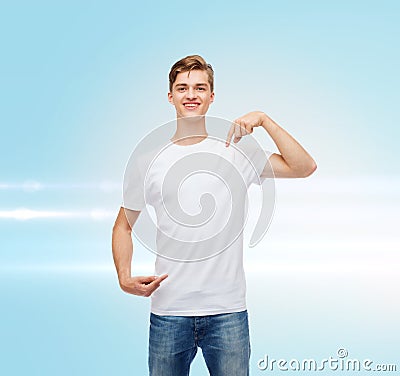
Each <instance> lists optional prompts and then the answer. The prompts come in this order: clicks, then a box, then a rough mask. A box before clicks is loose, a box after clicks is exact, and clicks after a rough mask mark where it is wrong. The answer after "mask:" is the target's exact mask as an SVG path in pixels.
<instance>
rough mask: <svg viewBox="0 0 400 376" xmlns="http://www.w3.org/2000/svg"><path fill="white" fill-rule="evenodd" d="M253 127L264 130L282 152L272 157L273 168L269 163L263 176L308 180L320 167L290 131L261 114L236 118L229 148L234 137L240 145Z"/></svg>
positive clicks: (229, 137)
mask: <svg viewBox="0 0 400 376" xmlns="http://www.w3.org/2000/svg"><path fill="white" fill-rule="evenodd" d="M254 127H263V128H264V129H265V130H266V131H267V132H268V134H269V135H270V136H271V138H272V140H273V141H274V143H275V145H276V146H277V148H278V150H279V152H280V154H278V153H273V154H272V155H271V156H270V158H269V161H270V163H271V166H270V165H269V163H267V164H266V165H265V168H264V170H263V172H262V174H261V177H263V178H271V177H276V178H305V177H307V176H309V175H311V174H312V173H313V172H314V171H315V170H316V168H317V164H316V163H315V161H314V159H313V158H312V157H311V156H310V154H308V153H307V151H306V150H305V149H304V148H303V147H302V146H301V145H300V144H299V143H298V142H297V141H296V140H295V139H294V138H293V137H292V136H291V135H290V134H289V133H288V132H287V131H285V130H284V129H283V128H282V127H280V126H279V125H278V124H277V123H275V122H274V121H273V120H272V119H271V118H270V117H269V116H268V115H267V114H265V113H264V112H261V111H253V112H249V113H248V114H246V115H244V116H241V117H240V118H238V119H236V120H235V121H234V124H232V126H231V129H230V130H229V133H228V137H227V140H226V146H229V144H230V141H231V139H232V137H233V136H235V137H234V140H233V142H234V143H237V142H239V141H240V139H241V138H242V137H243V136H245V135H247V134H250V133H252V132H253V128H254ZM271 167H272V170H273V173H272V171H271Z"/></svg>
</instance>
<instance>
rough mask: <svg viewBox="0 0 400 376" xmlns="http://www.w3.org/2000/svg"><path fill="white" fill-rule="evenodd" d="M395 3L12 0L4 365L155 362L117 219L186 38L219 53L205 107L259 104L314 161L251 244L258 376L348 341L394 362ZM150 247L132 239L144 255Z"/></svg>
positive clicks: (117, 367) (398, 184) (21, 369)
mask: <svg viewBox="0 0 400 376" xmlns="http://www.w3.org/2000/svg"><path fill="white" fill-rule="evenodd" d="M399 11H400V6H399V5H398V2H396V1H382V2H378V1H335V2H333V1H332V2H327V1H325V2H322V1H302V2H297V1H279V2H278V1H275V2H272V1H258V2H256V1H250V2H240V3H237V2H228V1H217V2H215V3H211V2H186V3H184V2H176V1H168V2H161V1H159V2H149V3H145V2H136V1H116V2H104V1H103V2H101V1H96V2H95V1H85V2H72V1H69V2H50V1H49V2H44V1H39V2H28V1H25V2H24V1H22V2H16V3H11V2H2V3H1V5H0V46H1V50H0V56H1V59H0V126H1V137H0V153H1V158H0V273H1V274H0V280H1V284H0V293H1V295H0V296H1V311H0V312H1V313H0V317H1V325H0V336H1V342H0V374H4V375H26V374H30V375H126V374H132V375H145V374H146V372H147V366H146V362H147V325H148V310H149V302H148V301H147V300H145V299H144V298H138V297H133V296H128V295H126V294H124V293H123V292H122V291H120V290H119V287H118V283H117V279H116V276H115V272H114V270H113V263H112V257H111V245H110V243H111V228H112V225H113V222H114V218H115V215H116V213H117V211H118V208H119V205H120V201H121V186H122V176H123V172H124V167H125V164H126V162H127V160H128V157H129V155H130V152H131V151H132V150H133V148H134V146H135V145H136V143H137V142H138V141H139V140H140V139H141V138H142V137H143V136H145V135H146V134H147V133H148V132H149V131H150V130H152V129H153V128H154V127H156V126H158V125H160V124H163V123H166V122H168V121H170V120H171V119H173V118H174V111H173V107H172V106H171V105H170V104H169V103H168V102H167V91H168V72H169V69H170V67H171V65H172V64H173V63H174V62H175V61H176V60H178V59H180V58H182V57H184V56H186V55H188V54H193V53H197V54H201V55H203V56H204V57H205V58H206V60H207V61H208V62H210V63H211V64H212V65H213V67H214V70H215V72H216V73H215V92H216V97H215V102H214V103H213V104H212V107H211V109H210V111H209V114H210V115H214V116H220V117H225V118H227V119H234V118H236V117H238V116H240V115H243V114H244V113H246V112H249V111H252V110H262V111H265V112H266V113H268V114H269V115H270V116H271V117H272V118H273V119H274V120H276V121H277V122H278V123H279V124H280V125H281V126H283V127H284V128H285V129H286V130H288V131H289V132H290V133H291V134H292V135H293V136H294V137H296V139H298V140H299V141H300V142H301V143H302V144H303V145H304V146H305V148H306V149H307V150H308V151H309V152H310V153H311V154H312V156H313V157H314V158H315V159H316V161H317V163H318V170H317V172H316V173H315V174H314V175H313V176H312V177H310V178H309V179H306V180H296V181H293V180H292V181H291V180H281V181H278V182H277V206H276V212H275V218H274V220H273V223H272V225H271V228H270V231H269V232H268V234H267V236H266V237H265V239H264V240H263V241H262V242H261V243H260V244H259V245H258V246H257V247H256V248H254V249H251V250H250V249H247V250H246V270H247V276H248V307H249V312H250V320H251V321H250V322H251V334H252V361H251V365H252V375H257V374H263V372H261V371H258V370H257V367H256V364H257V360H258V359H260V358H261V357H263V356H264V355H265V354H268V355H269V356H270V357H272V358H275V359H280V358H286V359H288V360H290V359H292V358H298V359H303V358H315V359H316V360H321V359H322V358H326V357H329V356H333V357H335V356H336V351H337V350H338V348H340V347H344V348H346V349H347V350H348V352H349V357H352V358H358V359H365V358H370V359H371V360H373V361H374V362H375V363H390V364H397V369H399V368H400V359H399V351H398V350H399V348H400V342H399V334H400V331H399V324H398V317H399V314H400V309H399V308H400V307H399V303H398V299H397V297H398V296H399V289H398V286H399V282H400V281H399V273H398V265H399V261H400V257H399V249H400V238H399V235H398V229H397V226H396V224H397V223H398V220H399V218H398V213H399V209H400V207H399V206H400V205H399V202H400V201H399V198H400V197H399V192H400V189H399V188H400V179H399V177H400V176H399V175H400V167H399V166H400V164H399V163H398V162H399V156H400V155H399V150H400V149H399V147H398V140H399V136H400V131H399V126H398V114H397V108H398V103H399V102H400V98H399V90H398V88H399V83H400V82H399V74H398V69H399V63H400V61H399V60H400V59H399V57H400V53H399V48H398V41H399V31H400V27H399V13H400V12H399ZM255 133H256V137H257V138H259V140H260V142H262V143H263V144H264V145H265V148H267V149H271V150H274V151H276V147H275V146H274V145H273V143H272V142H271V140H270V139H269V138H268V136H267V135H266V134H264V133H262V131H261V130H259V129H257V132H255ZM39 215H40V216H42V217H40V218H38V217H37V216H39ZM23 218H25V219H23ZM135 244H136V243H135ZM152 260H153V256H152V255H151V254H149V253H148V252H147V251H146V250H144V249H143V248H141V247H140V245H139V244H137V245H136V248H135V256H134V266H133V270H134V272H135V273H136V274H142V273H143V274H151V273H152V266H151V262H152ZM268 372H269V371H265V372H264V373H265V374H267V373H268ZM291 372H292V371H286V373H291ZM337 372H339V371H337ZM276 373H277V374H279V373H282V371H277V372H276ZM283 373H284V372H283ZM297 373H301V372H297ZM328 373H332V371H330V372H328ZM192 374H193V375H204V374H206V373H205V366H204V364H203V360H202V359H201V357H199V356H198V357H197V358H196V360H195V363H194V365H193V373H192ZM347 374H351V372H347ZM355 374H360V373H359V372H358V373H355ZM389 374H390V373H389ZM392 374H393V373H392Z"/></svg>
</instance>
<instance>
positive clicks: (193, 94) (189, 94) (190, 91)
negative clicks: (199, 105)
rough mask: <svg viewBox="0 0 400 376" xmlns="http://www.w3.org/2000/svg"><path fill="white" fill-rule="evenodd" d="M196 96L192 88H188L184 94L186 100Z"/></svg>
mask: <svg viewBox="0 0 400 376" xmlns="http://www.w3.org/2000/svg"><path fill="white" fill-rule="evenodd" d="M196 95H197V93H196V90H195V89H194V88H193V87H189V88H188V90H187V92H186V96H187V97H188V98H196Z"/></svg>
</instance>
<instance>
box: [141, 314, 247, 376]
mask: <svg viewBox="0 0 400 376" xmlns="http://www.w3.org/2000/svg"><path fill="white" fill-rule="evenodd" d="M197 347H200V348H201V350H202V352H203V356H204V360H205V362H206V365H207V368H208V370H209V372H210V375H211V376H248V375H249V359H250V340H249V324H248V317H247V311H242V312H234V313H224V314H219V315H210V316H159V315H155V314H154V313H151V314H150V336H149V370H150V376H188V375H189V369H190V364H191V363H192V361H193V359H194V357H195V355H196V353H197Z"/></svg>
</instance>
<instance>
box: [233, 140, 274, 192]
mask: <svg viewBox="0 0 400 376" xmlns="http://www.w3.org/2000/svg"><path fill="white" fill-rule="evenodd" d="M241 151H242V152H241V153H240V154H241V156H240V157H239V161H240V165H241V170H242V172H243V175H244V178H245V180H246V182H247V184H248V185H250V184H253V183H254V184H257V185H261V184H262V183H263V181H264V180H265V179H266V178H262V177H261V174H262V172H263V171H264V168H265V166H266V165H267V164H269V157H270V156H271V155H272V154H273V153H272V152H271V151H268V150H263V149H262V148H261V147H259V146H258V145H254V144H243V146H241Z"/></svg>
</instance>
